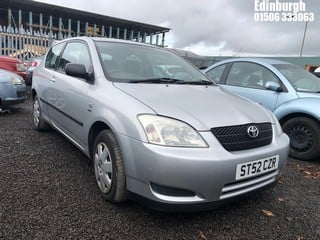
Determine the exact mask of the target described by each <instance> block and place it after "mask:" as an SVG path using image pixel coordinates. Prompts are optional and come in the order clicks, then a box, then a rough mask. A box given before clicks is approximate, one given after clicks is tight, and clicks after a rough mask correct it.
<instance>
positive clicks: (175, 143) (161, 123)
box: [138, 115, 208, 148]
mask: <svg viewBox="0 0 320 240" xmlns="http://www.w3.org/2000/svg"><path fill="white" fill-rule="evenodd" d="M138 119H139V121H140V123H141V125H142V126H143V129H144V132H145V133H146V135H147V138H148V141H149V143H153V144H157V145H164V146H172V147H195V148H205V147H208V145H207V143H206V142H205V141H204V140H203V138H202V137H201V136H200V135H199V133H198V132H197V131H196V130H194V129H193V128H192V127H191V126H189V125H188V124H186V123H184V122H181V121H178V120H174V119H171V118H167V117H160V116H156V115H140V116H138Z"/></svg>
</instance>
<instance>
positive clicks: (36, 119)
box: [33, 95, 50, 131]
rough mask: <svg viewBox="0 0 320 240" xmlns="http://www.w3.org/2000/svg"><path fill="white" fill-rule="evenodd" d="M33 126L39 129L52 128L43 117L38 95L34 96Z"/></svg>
mask: <svg viewBox="0 0 320 240" xmlns="http://www.w3.org/2000/svg"><path fill="white" fill-rule="evenodd" d="M33 126H34V128H35V129H36V130H37V131H44V130H48V129H50V126H49V125H48V123H46V121H45V120H44V119H43V117H42V112H41V106H40V101H39V98H38V96H37V95H36V96H34V98H33Z"/></svg>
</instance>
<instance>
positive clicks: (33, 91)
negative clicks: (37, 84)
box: [31, 88, 37, 99]
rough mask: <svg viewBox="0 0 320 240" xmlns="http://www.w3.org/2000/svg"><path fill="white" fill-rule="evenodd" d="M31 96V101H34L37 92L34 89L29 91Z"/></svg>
mask: <svg viewBox="0 0 320 240" xmlns="http://www.w3.org/2000/svg"><path fill="white" fill-rule="evenodd" d="M31 95H32V99H34V97H35V96H36V95H37V91H36V90H35V89H34V88H33V89H32V90H31Z"/></svg>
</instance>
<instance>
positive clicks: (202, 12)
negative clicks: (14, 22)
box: [41, 0, 320, 55]
mask: <svg viewBox="0 0 320 240" xmlns="http://www.w3.org/2000/svg"><path fill="white" fill-rule="evenodd" d="M269 1H272V0H269ZM288 1H291V2H296V1H298V0H288ZM41 2H47V3H51V4H57V5H62V6H66V7H70V8H77V9H81V10H84V11H91V12H95V13H100V14H104V15H108V16H112V17H117V18H124V19H129V20H134V21H140V22H144V23H149V24H154V25H159V26H165V27H169V28H171V31H170V32H169V33H168V34H167V35H166V45H168V46H170V47H175V48H181V49H187V50H190V51H194V52H195V53H198V54H201V55H220V54H222V55H227V54H238V55H239V54H240V55H245V54H250V55H253V54H258V55H275V54H276V55H298V54H299V51H300V48H301V42H302V36H303V31H304V25H305V22H255V21H254V18H253V16H254V0H224V1H220V0H201V1H194V0H175V1H172V0H162V1H158V0H157V1H155V0H117V1H114V0H104V1H100V0H90V1H87V0H70V1H65V0H43V1H41ZM304 2H305V3H306V7H307V8H306V11H307V12H314V15H315V20H314V21H313V22H309V24H308V29H307V35H306V39H305V46H304V55H306V54H307V55H320V47H319V42H320V34H319V28H320V8H319V1H318V0H304ZM75 6H76V7H75Z"/></svg>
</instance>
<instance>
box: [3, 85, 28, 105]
mask: <svg viewBox="0 0 320 240" xmlns="http://www.w3.org/2000/svg"><path fill="white" fill-rule="evenodd" d="M26 99H27V87H26V85H25V84H20V85H13V84H3V88H2V91H1V92H0V106H1V107H10V106H12V105H16V104H20V103H23V102H24V101H25V100H26Z"/></svg>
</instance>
